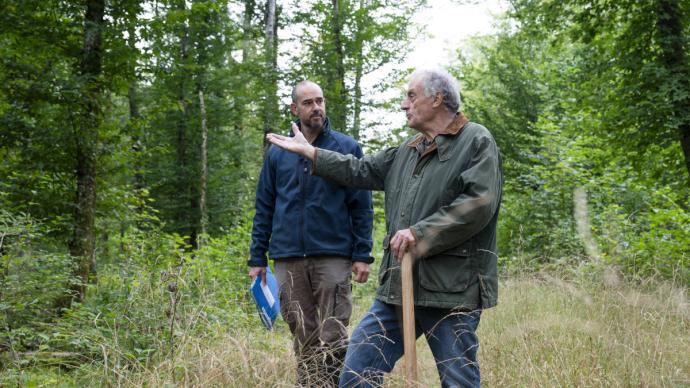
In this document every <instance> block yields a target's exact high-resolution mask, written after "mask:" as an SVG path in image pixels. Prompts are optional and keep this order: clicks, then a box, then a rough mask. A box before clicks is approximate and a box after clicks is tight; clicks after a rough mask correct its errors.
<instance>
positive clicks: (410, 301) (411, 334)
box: [401, 252, 417, 387]
mask: <svg viewBox="0 0 690 388" xmlns="http://www.w3.org/2000/svg"><path fill="white" fill-rule="evenodd" d="M412 264H414V262H413V259H412V255H411V254H410V252H405V255H404V256H403V260H402V264H401V278H402V308H403V346H404V347H405V377H406V380H407V383H406V386H408V387H414V386H416V385H417V346H416V342H417V336H416V335H415V320H414V290H413V283H412Z"/></svg>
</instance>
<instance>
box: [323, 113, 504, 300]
mask: <svg viewBox="0 0 690 388" xmlns="http://www.w3.org/2000/svg"><path fill="white" fill-rule="evenodd" d="M422 139H423V137H422V135H421V134H418V135H417V136H416V137H413V138H412V139H408V140H407V141H405V142H404V143H403V144H402V145H400V146H399V147H392V148H388V149H385V150H383V151H380V152H379V153H377V154H376V155H374V156H365V157H364V158H362V159H357V158H355V157H352V156H351V155H342V154H339V153H337V152H331V151H327V150H322V149H318V150H317V152H316V160H315V163H314V170H313V173H314V174H316V175H319V176H322V177H325V178H328V179H331V180H333V181H335V182H337V183H339V184H342V185H345V186H354V187H358V188H362V189H372V190H384V191H385V197H386V205H385V206H386V209H385V212H386V230H387V235H386V237H385V239H384V241H383V246H384V255H383V259H382V261H381V268H380V271H379V287H378V290H377V292H376V296H377V298H378V299H379V300H381V301H383V302H386V303H391V304H396V305H399V304H401V302H402V292H401V285H400V264H399V262H398V261H397V260H396V259H395V257H394V256H393V254H392V252H391V250H390V249H389V246H388V245H389V239H390V238H392V237H393V235H395V233H396V232H397V231H398V230H401V229H407V228H411V230H412V232H413V233H414V235H415V237H416V240H417V247H416V250H415V251H414V252H413V253H414V255H415V257H416V259H417V260H416V262H415V266H414V273H413V279H414V297H415V305H418V306H427V307H438V308H456V309H461V310H474V309H479V308H489V307H492V306H495V305H496V303H497V296H498V277H497V268H496V262H497V256H496V222H497V219H498V209H499V206H500V202H501V190H502V180H503V176H502V172H501V158H500V155H499V151H498V148H497V146H496V142H495V140H494V138H493V137H492V136H491V134H490V133H489V131H488V130H487V129H486V128H484V127H483V126H481V125H479V124H475V123H471V122H468V121H467V119H465V117H464V116H463V115H462V114H458V116H457V118H456V119H455V121H454V122H453V123H452V124H451V125H449V126H448V128H447V129H446V131H445V132H444V133H443V134H440V135H438V136H436V138H435V139H434V143H432V144H431V145H429V146H427V148H426V149H425V150H423V154H422V153H420V150H421V149H418V144H419V143H420V142H421V140H422Z"/></svg>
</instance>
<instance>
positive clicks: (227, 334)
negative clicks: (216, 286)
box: [0, 267, 690, 387]
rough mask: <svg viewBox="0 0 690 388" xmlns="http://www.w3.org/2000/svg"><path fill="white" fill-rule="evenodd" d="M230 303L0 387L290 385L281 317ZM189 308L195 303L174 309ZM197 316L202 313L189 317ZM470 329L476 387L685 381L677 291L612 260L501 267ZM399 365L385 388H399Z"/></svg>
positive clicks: (425, 376) (686, 343)
mask: <svg viewBox="0 0 690 388" xmlns="http://www.w3.org/2000/svg"><path fill="white" fill-rule="evenodd" d="M373 287H374V286H373V285H372V284H366V285H357V286H356V287H355V292H354V295H355V313H354V317H353V322H354V323H356V322H358V321H359V319H360V318H361V317H362V316H363V314H364V313H365V312H366V309H367V308H368V306H369V304H370V303H371V298H372V290H373ZM236 307H237V308H238V309H239V310H242V311H243V312H244V314H246V315H243V314H241V315H242V319H240V320H238V321H237V322H236V324H231V325H221V324H213V323H211V322H210V321H207V322H206V323H203V324H202V326H204V329H203V330H198V328H197V329H194V330H193V329H191V328H190V329H188V330H187V331H185V329H184V328H183V327H181V328H180V329H179V331H178V332H177V333H176V337H175V338H176V341H177V343H176V344H175V347H174V351H169V352H160V354H158V355H157V356H155V357H150V358H148V359H147V361H146V362H140V363H132V362H129V363H128V364H126V365H125V364H124V363H122V364H118V361H117V359H118V354H117V353H118V351H119V349H118V348H117V344H113V343H109V344H102V348H103V349H104V352H106V349H108V350H107V352H108V353H110V357H108V356H107V355H105V356H101V357H99V358H98V359H96V360H93V361H91V362H89V361H88V360H86V361H84V362H81V363H76V364H61V363H60V362H58V361H54V362H53V363H50V362H48V363H46V362H35V363H28V364H25V365H22V366H21V367H20V368H17V367H14V368H13V367H10V368H7V369H4V370H3V371H2V372H1V373H2V374H1V375H0V376H1V377H0V379H1V380H0V385H3V386H12V385H17V386H32V387H33V386H36V387H39V386H118V387H120V386H124V387H135V386H152V387H162V386H194V387H202V386H203V387H253V386H270V387H290V386H294V380H295V378H294V368H293V363H294V361H293V360H294V359H293V353H292V345H291V341H290V335H289V332H288V330H287V327H286V325H285V324H284V323H283V322H282V321H279V323H278V325H277V328H276V329H275V330H274V331H272V332H267V331H265V330H263V328H262V327H261V325H260V322H259V321H258V319H257V318H256V317H254V316H253V311H251V308H250V307H251V306H236ZM193 311H197V312H198V311H201V309H200V308H190V309H188V310H187V311H186V312H185V314H192V315H194V313H193ZM239 316H240V315H238V317H239ZM189 318H190V317H185V319H183V320H182V321H186V320H187V319H189ZM197 319H200V320H203V319H204V318H203V317H202V316H201V315H199V314H197ZM195 324H196V325H198V324H199V322H196V323H195ZM478 334H479V337H480V344H481V345H480V350H479V358H480V366H481V373H482V379H483V383H484V385H485V386H487V387H498V386H501V387H504V386H530V387H536V386H645V387H665V386H674V387H675V386H687V385H689V384H690V380H689V379H688V376H690V358H689V357H688V349H690V301H689V299H688V290H687V289H684V288H681V287H678V286H674V285H672V283H671V282H668V281H652V280H646V281H642V282H640V281H635V282H633V281H630V280H625V279H623V277H622V276H621V275H620V274H619V273H618V272H617V271H616V270H615V269H614V268H612V267H604V268H603V269H602V268H593V267H590V268H584V269H583V268H580V270H578V271H565V272H564V271H561V272H558V273H556V272H553V271H551V272H546V271H541V272H537V273H531V274H511V275H505V276H503V280H502V281H501V284H500V301H499V305H498V306H497V307H496V308H492V309H490V310H487V311H485V312H484V313H483V314H482V318H481V323H480V326H479V330H478ZM111 342H112V341H111ZM159 345H160V346H162V347H165V346H166V345H169V344H167V343H166V342H165V341H161V342H160V343H159ZM417 347H418V357H419V365H420V367H419V374H420V382H421V384H422V385H421V386H427V387H434V386H440V384H439V380H438V376H437V372H436V368H435V365H434V361H433V357H432V355H431V353H430V351H429V349H428V347H427V346H426V343H425V340H424V339H423V337H420V339H419V341H418V344H417ZM122 351H123V352H124V350H123V349H122ZM401 364H402V362H399V363H398V365H396V368H395V369H394V371H393V373H392V374H391V375H390V376H388V377H387V379H386V383H385V386H388V387H397V386H402V385H403V383H404V378H403V373H402V370H401V368H402V365H401ZM15 366H20V365H15Z"/></svg>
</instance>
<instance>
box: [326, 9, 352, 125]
mask: <svg viewBox="0 0 690 388" xmlns="http://www.w3.org/2000/svg"><path fill="white" fill-rule="evenodd" d="M341 1H342V0H331V4H332V6H333V18H332V20H333V22H332V23H333V25H332V26H331V28H332V30H333V49H334V54H335V58H334V59H335V69H334V70H335V74H334V75H333V77H334V78H333V79H332V80H331V82H332V87H333V90H332V93H334V94H335V96H336V101H335V103H336V104H335V106H333V105H332V108H335V109H331V112H333V114H332V115H329V116H331V117H332V119H333V126H334V127H335V128H337V129H339V130H342V131H346V130H347V128H346V126H347V106H348V101H347V90H345V55H344V53H343V17H342V12H341V11H342V10H341V7H342V4H341Z"/></svg>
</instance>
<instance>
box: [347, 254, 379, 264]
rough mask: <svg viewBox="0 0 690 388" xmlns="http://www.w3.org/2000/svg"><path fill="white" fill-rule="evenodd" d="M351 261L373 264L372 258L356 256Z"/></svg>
mask: <svg viewBox="0 0 690 388" xmlns="http://www.w3.org/2000/svg"><path fill="white" fill-rule="evenodd" d="M352 261H359V262H362V263H367V264H371V263H373V262H374V258H373V257H371V256H357V257H353V258H352Z"/></svg>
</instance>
